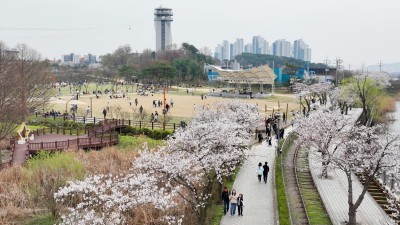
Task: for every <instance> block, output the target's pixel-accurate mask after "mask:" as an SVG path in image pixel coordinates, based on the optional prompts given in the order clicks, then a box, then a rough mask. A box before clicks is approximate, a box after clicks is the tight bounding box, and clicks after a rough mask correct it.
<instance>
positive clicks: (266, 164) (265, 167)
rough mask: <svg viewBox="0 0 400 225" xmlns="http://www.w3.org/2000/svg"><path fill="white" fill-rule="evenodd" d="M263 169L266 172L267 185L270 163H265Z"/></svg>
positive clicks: (265, 180) (264, 174)
mask: <svg viewBox="0 0 400 225" xmlns="http://www.w3.org/2000/svg"><path fill="white" fill-rule="evenodd" d="M263 169H264V171H263V178H264V183H267V178H268V172H269V166H268V162H265V164H264V166H263Z"/></svg>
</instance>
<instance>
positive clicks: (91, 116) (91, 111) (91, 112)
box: [90, 97, 93, 118]
mask: <svg viewBox="0 0 400 225" xmlns="http://www.w3.org/2000/svg"><path fill="white" fill-rule="evenodd" d="M92 99H93V97H90V118H93V107H92Z"/></svg>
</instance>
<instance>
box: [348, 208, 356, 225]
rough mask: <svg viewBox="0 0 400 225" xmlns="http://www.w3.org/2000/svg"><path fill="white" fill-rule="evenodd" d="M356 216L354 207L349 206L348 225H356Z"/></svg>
mask: <svg viewBox="0 0 400 225" xmlns="http://www.w3.org/2000/svg"><path fill="white" fill-rule="evenodd" d="M356 223H357V216H356V208H355V207H354V206H349V223H348V225H356Z"/></svg>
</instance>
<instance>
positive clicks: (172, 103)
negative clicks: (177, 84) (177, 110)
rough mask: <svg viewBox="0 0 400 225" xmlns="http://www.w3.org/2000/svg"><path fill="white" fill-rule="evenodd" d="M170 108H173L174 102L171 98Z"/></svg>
mask: <svg viewBox="0 0 400 225" xmlns="http://www.w3.org/2000/svg"><path fill="white" fill-rule="evenodd" d="M170 103H171V107H174V100H172V98H171V102H170Z"/></svg>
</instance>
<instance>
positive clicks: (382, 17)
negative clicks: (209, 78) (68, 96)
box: [0, 0, 400, 68]
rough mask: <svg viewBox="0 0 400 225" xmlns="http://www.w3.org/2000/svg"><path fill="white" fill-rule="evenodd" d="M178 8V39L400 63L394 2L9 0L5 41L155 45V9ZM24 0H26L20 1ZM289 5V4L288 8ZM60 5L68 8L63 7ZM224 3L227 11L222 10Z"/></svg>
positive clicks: (49, 46)
mask: <svg viewBox="0 0 400 225" xmlns="http://www.w3.org/2000/svg"><path fill="white" fill-rule="evenodd" d="M161 3H162V6H163V7H167V8H171V9H172V10H173V11H174V22H173V23H174V24H173V29H172V33H173V43H174V44H177V45H178V46H179V45H180V44H181V43H183V42H188V43H190V44H193V45H194V46H196V47H197V48H199V49H200V48H202V47H208V48H210V49H213V48H214V47H215V46H217V45H218V43H220V42H221V40H235V38H236V37H241V38H243V39H244V40H250V39H251V38H252V36H253V35H254V34H259V35H260V36H262V37H265V39H266V40H268V41H269V42H270V45H271V40H278V39H280V38H281V37H284V38H285V39H286V40H297V39H300V38H302V39H303V40H306V42H307V44H309V46H312V49H313V52H312V60H311V61H312V62H323V61H324V60H325V59H326V58H327V57H328V59H329V60H330V61H331V64H333V61H334V59H335V58H337V57H340V58H342V59H343V61H344V64H345V65H348V64H350V65H351V66H352V68H359V67H361V65H362V64H365V65H366V66H367V65H376V64H377V63H378V62H379V61H380V60H382V62H383V63H394V62H399V61H400V57H399V56H398V54H397V53H398V52H400V44H398V42H397V40H396V37H397V35H398V31H397V30H395V29H394V28H395V27H396V24H399V23H400V16H399V15H398V14H397V12H396V9H398V8H400V2H397V1H395V0H388V1H385V4H382V3H380V2H375V1H368V2H367V1H362V2H361V1H351V2H348V1H345V0H339V1H325V2H320V1H316V0H308V1H306V2H304V1H302V2H298V1H294V0H286V1H285V2H258V1H255V0H250V1H248V2H246V6H252V5H254V6H257V7H250V8H244V7H243V6H244V5H243V4H244V3H243V2H239V1H229V2H228V1H225V0H221V1H217V2H216V1H210V0H205V1H201V2H200V1H194V2H191V4H181V2H178V1H177V0H171V1H164V2H160V1H158V2H141V3H140V4H138V3H137V2H132V1H127V0H121V1H119V2H118V4H115V3H111V2H107V1H93V0H89V1H84V2H82V1H77V0H71V1H68V2H57V4H55V3H54V2H53V1H50V0H38V1H35V2H29V1H22V0H16V1H9V2H5V3H3V4H2V5H3V7H4V8H7V10H4V12H2V14H1V15H0V21H3V22H0V40H1V41H3V42H5V43H6V44H7V45H8V46H10V47H13V46H15V45H16V44H17V43H26V44H28V45H29V46H30V47H32V48H35V49H36V50H38V52H40V53H41V54H42V56H43V58H49V59H53V58H56V59H57V58H59V57H60V56H61V55H62V54H65V53H67V52H92V53H93V54H94V55H97V56H100V55H103V54H106V53H110V52H112V51H114V50H115V49H116V48H118V47H119V46H122V45H125V44H129V45H130V46H131V47H132V49H133V51H135V52H136V51H138V52H142V51H143V50H144V49H148V48H150V49H153V50H155V49H156V46H155V30H154V15H153V12H154V9H155V8H157V7H159V6H160V5H161ZM21 5H23V6H24V7H21ZM289 5H290V7H288V6H289ZM60 9H62V10H60ZM221 10H222V11H223V12H224V13H222V14H221Z"/></svg>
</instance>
